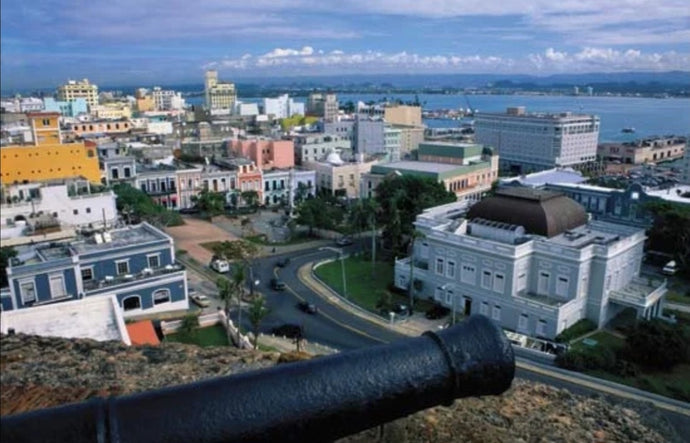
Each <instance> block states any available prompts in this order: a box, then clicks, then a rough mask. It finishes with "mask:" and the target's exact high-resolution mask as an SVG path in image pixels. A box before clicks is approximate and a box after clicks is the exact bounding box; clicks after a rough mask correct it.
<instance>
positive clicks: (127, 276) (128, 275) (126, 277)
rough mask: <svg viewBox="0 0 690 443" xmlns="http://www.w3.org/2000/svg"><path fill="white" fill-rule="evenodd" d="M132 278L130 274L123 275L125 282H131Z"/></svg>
mask: <svg viewBox="0 0 690 443" xmlns="http://www.w3.org/2000/svg"><path fill="white" fill-rule="evenodd" d="M133 278H134V276H133V275H132V274H125V280H131V279H133Z"/></svg>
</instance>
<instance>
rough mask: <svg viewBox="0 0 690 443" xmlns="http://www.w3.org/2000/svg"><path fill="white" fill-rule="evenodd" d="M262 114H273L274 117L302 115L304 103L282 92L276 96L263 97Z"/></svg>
mask: <svg viewBox="0 0 690 443" xmlns="http://www.w3.org/2000/svg"><path fill="white" fill-rule="evenodd" d="M264 114H266V115H273V117H274V118H288V117H292V116H293V115H297V114H299V115H304V103H299V102H296V101H294V100H293V99H291V98H290V96H289V95H288V94H283V95H281V96H278V97H276V98H265V99H264Z"/></svg>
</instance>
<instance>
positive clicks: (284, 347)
mask: <svg viewBox="0 0 690 443" xmlns="http://www.w3.org/2000/svg"><path fill="white" fill-rule="evenodd" d="M259 346H268V347H271V348H275V350H276V351H278V352H291V351H295V350H297V347H296V345H295V342H294V340H292V339H291V338H285V337H278V336H275V335H268V334H259ZM300 346H301V349H302V350H303V351H304V352H306V353H308V354H311V355H329V354H335V353H337V352H339V351H338V350H337V349H333V348H329V347H328V346H324V345H320V344H318V343H312V342H309V341H307V340H303V341H302V344H301V345H300Z"/></svg>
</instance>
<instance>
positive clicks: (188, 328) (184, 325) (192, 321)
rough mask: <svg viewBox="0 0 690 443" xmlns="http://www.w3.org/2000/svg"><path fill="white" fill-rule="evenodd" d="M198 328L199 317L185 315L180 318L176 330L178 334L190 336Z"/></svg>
mask: <svg viewBox="0 0 690 443" xmlns="http://www.w3.org/2000/svg"><path fill="white" fill-rule="evenodd" d="M198 328H199V316H197V315H196V314H187V315H185V316H184V317H183V318H182V322H181V323H180V327H179V329H178V330H177V331H178V332H179V333H180V334H183V335H186V336H192V334H193V333H194V331H196V330H197V329H198Z"/></svg>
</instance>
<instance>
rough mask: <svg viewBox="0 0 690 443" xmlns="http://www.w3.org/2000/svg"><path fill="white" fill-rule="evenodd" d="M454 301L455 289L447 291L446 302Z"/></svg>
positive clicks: (448, 303)
mask: <svg viewBox="0 0 690 443" xmlns="http://www.w3.org/2000/svg"><path fill="white" fill-rule="evenodd" d="M452 303H453V291H450V290H448V291H446V304H447V305H450V304H452Z"/></svg>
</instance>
